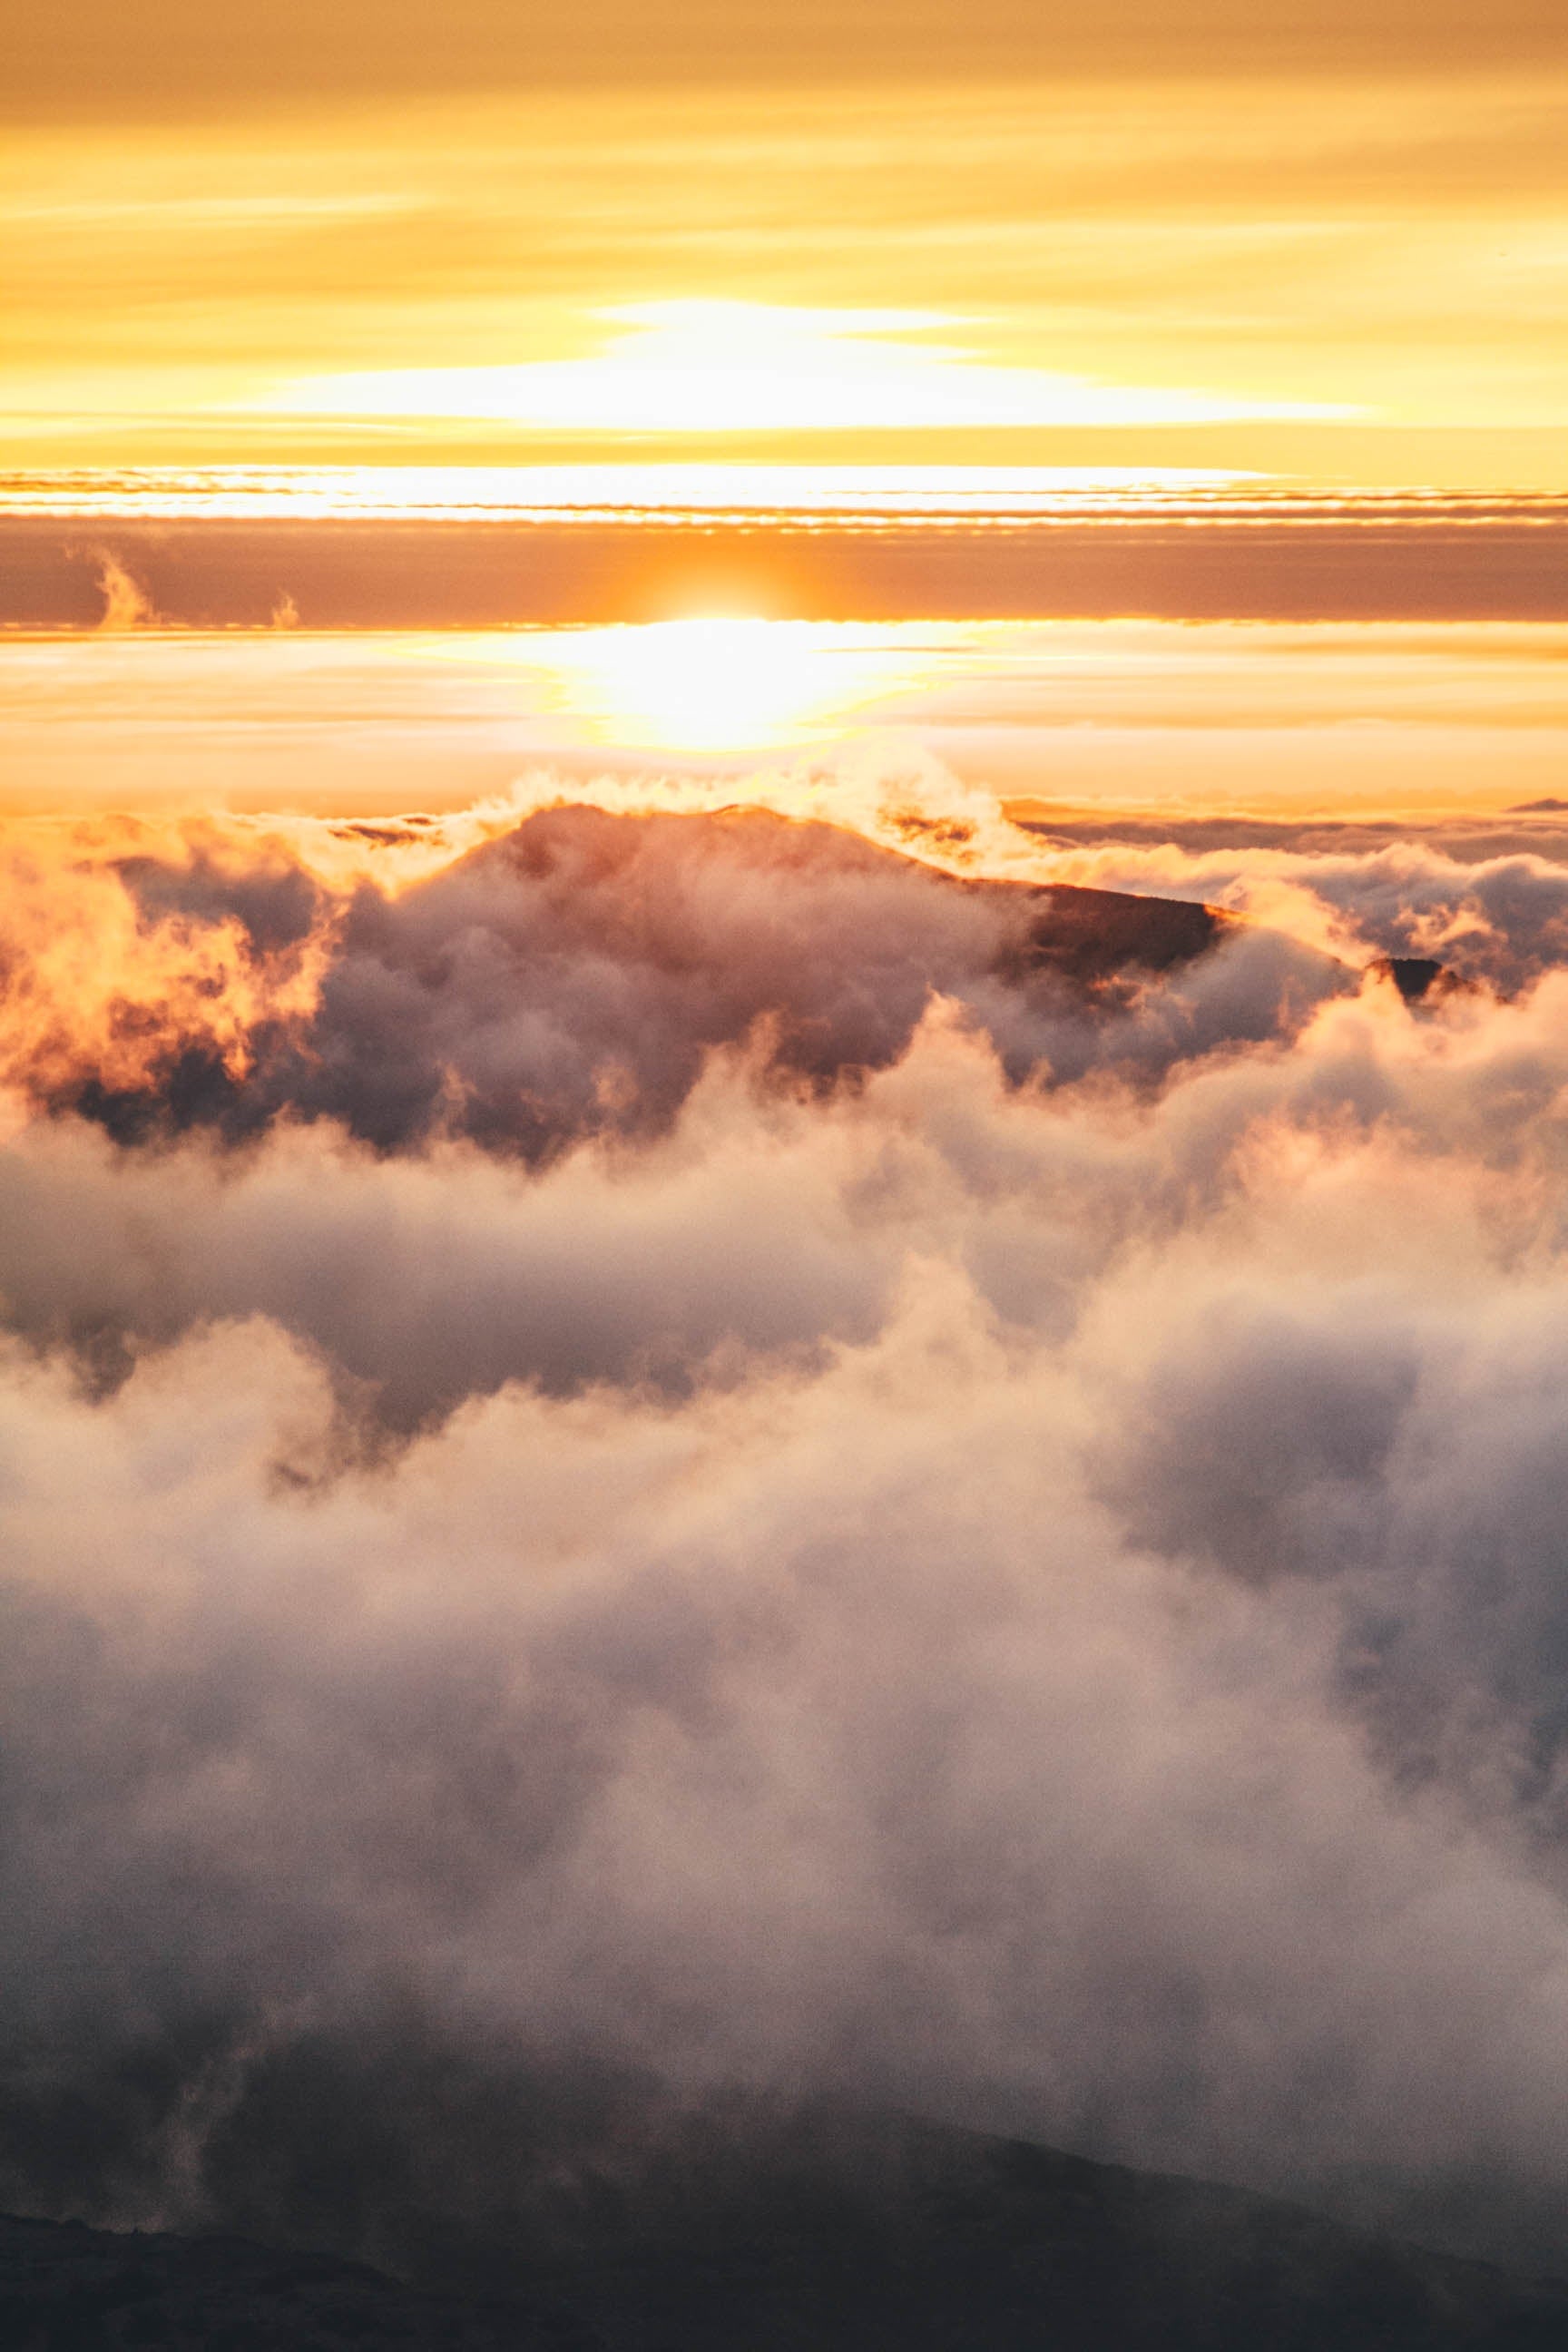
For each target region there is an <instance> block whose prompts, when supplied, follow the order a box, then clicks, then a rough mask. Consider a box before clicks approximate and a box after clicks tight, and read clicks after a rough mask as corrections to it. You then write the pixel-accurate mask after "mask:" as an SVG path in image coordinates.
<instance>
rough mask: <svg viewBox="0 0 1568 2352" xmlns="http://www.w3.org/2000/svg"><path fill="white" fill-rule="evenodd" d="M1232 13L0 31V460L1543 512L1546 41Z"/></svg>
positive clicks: (1508, 13)
mask: <svg viewBox="0 0 1568 2352" xmlns="http://www.w3.org/2000/svg"><path fill="white" fill-rule="evenodd" d="M1272 14H1277V16H1278V18H1279V21H1277V22H1276V21H1271V12H1268V11H1260V10H1258V8H1257V7H1256V6H1251V5H1249V6H1245V7H1244V6H1242V5H1240V0H1182V5H1179V6H1178V7H1176V8H1174V9H1173V8H1171V7H1168V6H1162V7H1156V6H1155V5H1153V0H1112V5H1108V6H1107V5H1097V6H1093V7H1090V6H1089V5H1077V6H1069V7H1066V8H1057V9H1055V10H1051V11H1047V10H1044V9H1042V8H1040V7H1039V6H1038V5H1021V0H982V4H981V5H978V6H975V5H965V6H964V7H963V9H959V8H957V7H950V6H942V7H939V6H936V5H931V0H915V5H902V6H900V7H898V8H890V7H888V6H885V5H880V6H870V7H867V6H860V7H858V8H855V9H849V10H846V9H842V8H837V7H836V8H828V7H827V6H826V5H822V6H809V7H806V8H804V9H802V8H794V9H792V10H790V11H789V12H787V16H786V14H785V12H782V11H780V10H779V9H778V8H777V7H776V6H773V5H770V6H768V7H765V8H764V7H763V6H762V5H761V4H760V0H748V4H747V5H733V0H726V5H718V0H684V4H683V5H678V6H675V7H666V8H663V9H661V10H659V11H658V12H650V11H648V10H647V8H646V6H638V7H633V6H631V5H627V4H626V0H588V5H578V6H574V8H572V9H569V10H556V9H545V8H544V7H542V6H540V5H534V6H531V7H526V8H522V7H518V6H516V5H510V6H502V5H498V0H458V5H448V6H444V7H442V8H441V9H439V10H437V9H436V8H435V7H434V6H433V5H429V0H418V5H415V0H394V5H391V6H386V5H377V6H376V7H374V9H372V8H371V7H370V6H369V5H366V0H347V5H338V6H334V7H332V8H331V9H326V8H321V7H319V6H312V7H310V8H306V7H304V6H303V5H299V0H284V5H281V6H269V7H268V8H267V9H265V10H263V9H261V8H260V7H258V6H256V7H248V8H245V7H242V8H240V9H238V10H225V11H222V12H219V11H216V10H214V9H212V8H211V7H210V6H207V5H201V6H199V7H198V6H197V5H195V0H147V5H145V6H144V7H142V8H139V9H138V10H136V11H134V12H130V11H126V10H124V9H123V8H121V7H118V6H116V7H110V6H109V5H106V0H66V5H63V6H56V7H54V8H51V9H49V10H47V11H46V10H44V9H42V8H41V7H37V6H35V7H33V8H32V9H30V10H27V11H13V12H12V16H13V19H14V23H13V29H12V31H11V33H10V35H9V42H10V51H11V53H10V55H9V57H8V58H4V59H0V89H5V91H6V93H7V96H6V99H5V101H4V103H5V106H6V107H7V108H8V110H9V112H10V115H11V118H12V120H11V121H10V124H9V127H8V131H7V135H6V138H5V143H4V153H3V158H0V221H3V226H4V236H5V276H6V282H7V305H6V307H7V322H8V323H7V333H6V337H5V349H4V354H3V356H0V462H4V463H8V464H12V465H30V466H62V465H63V466H73V465H80V464H102V463H110V464H114V463H123V462H136V461H142V462H149V463H159V464H169V463H176V464H178V463H184V462H190V463H201V462H209V461H212V462H216V461H243V460H245V459H247V458H250V459H266V460H268V461H271V460H275V459H285V460H286V459H288V458H289V457H294V458H299V459H300V460H306V461H308V460H310V459H321V458H331V459H339V458H348V459H351V460H352V459H367V458H381V459H386V458H392V459H398V458H408V459H410V460H424V461H430V460H437V459H441V458H446V459H461V458H463V457H470V456H471V457H480V458H485V459H489V460H501V459H516V460H527V459H529V458H531V457H556V456H564V457H609V456H616V457H623V456H626V455H636V456H641V457H659V456H661V455H668V456H679V457H682V458H690V457H726V456H751V457H760V456H766V457H782V458H795V459H799V458H811V457H831V458H834V459H837V460H839V461H845V460H848V461H855V460H867V459H887V458H890V457H898V458H902V459H925V460H938V459H940V460H943V461H946V462H955V461H956V462H963V461H966V460H968V461H981V460H989V461H992V462H997V461H1001V462H1025V463H1027V462H1031V461H1032V462H1043V463H1071V462H1084V461H1087V462H1133V463H1142V464H1160V463H1166V464H1170V463H1176V464H1181V463H1197V464H1205V465H1233V466H1237V467H1263V468H1266V469H1269V470H1273V469H1283V470H1286V471H1291V472H1298V473H1301V474H1304V475H1307V476H1310V477H1313V478H1319V479H1321V478H1337V479H1346V478H1354V479H1360V480H1363V481H1379V480H1382V481H1390V480H1394V481H1398V480H1403V481H1433V482H1437V483H1448V484H1473V485H1480V484H1485V483H1508V484H1514V485H1520V486H1525V485H1531V484H1533V485H1535V486H1539V487H1550V486H1552V485H1554V484H1562V485H1564V486H1568V431H1565V430H1564V427H1565V426H1568V326H1565V324H1564V322H1565V321H1568V79H1565V77H1564V74H1563V65H1564V63H1565V62H1568V30H1565V28H1568V16H1564V13H1563V10H1562V9H1561V7H1560V6H1558V5H1555V0H1553V5H1545V0H1529V5H1521V0H1514V4H1513V5H1504V6H1502V7H1500V8H1496V9H1492V10H1489V12H1487V14H1486V16H1484V18H1483V16H1482V14H1481V12H1480V11H1479V10H1478V9H1476V8H1475V7H1474V6H1473V5H1468V0H1467V5H1464V6H1462V7H1461V6H1458V5H1451V0H1440V5H1436V6H1423V7H1415V6H1414V5H1411V6H1404V7H1391V6H1390V5H1387V0H1380V5H1372V6H1360V5H1357V6H1352V5H1350V0H1318V5H1313V6H1308V7H1306V8H1304V9H1303V8H1293V9H1292V10H1291V11H1289V21H1288V22H1287V21H1286V12H1272ZM781 26H787V29H783V30H781Z"/></svg>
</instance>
